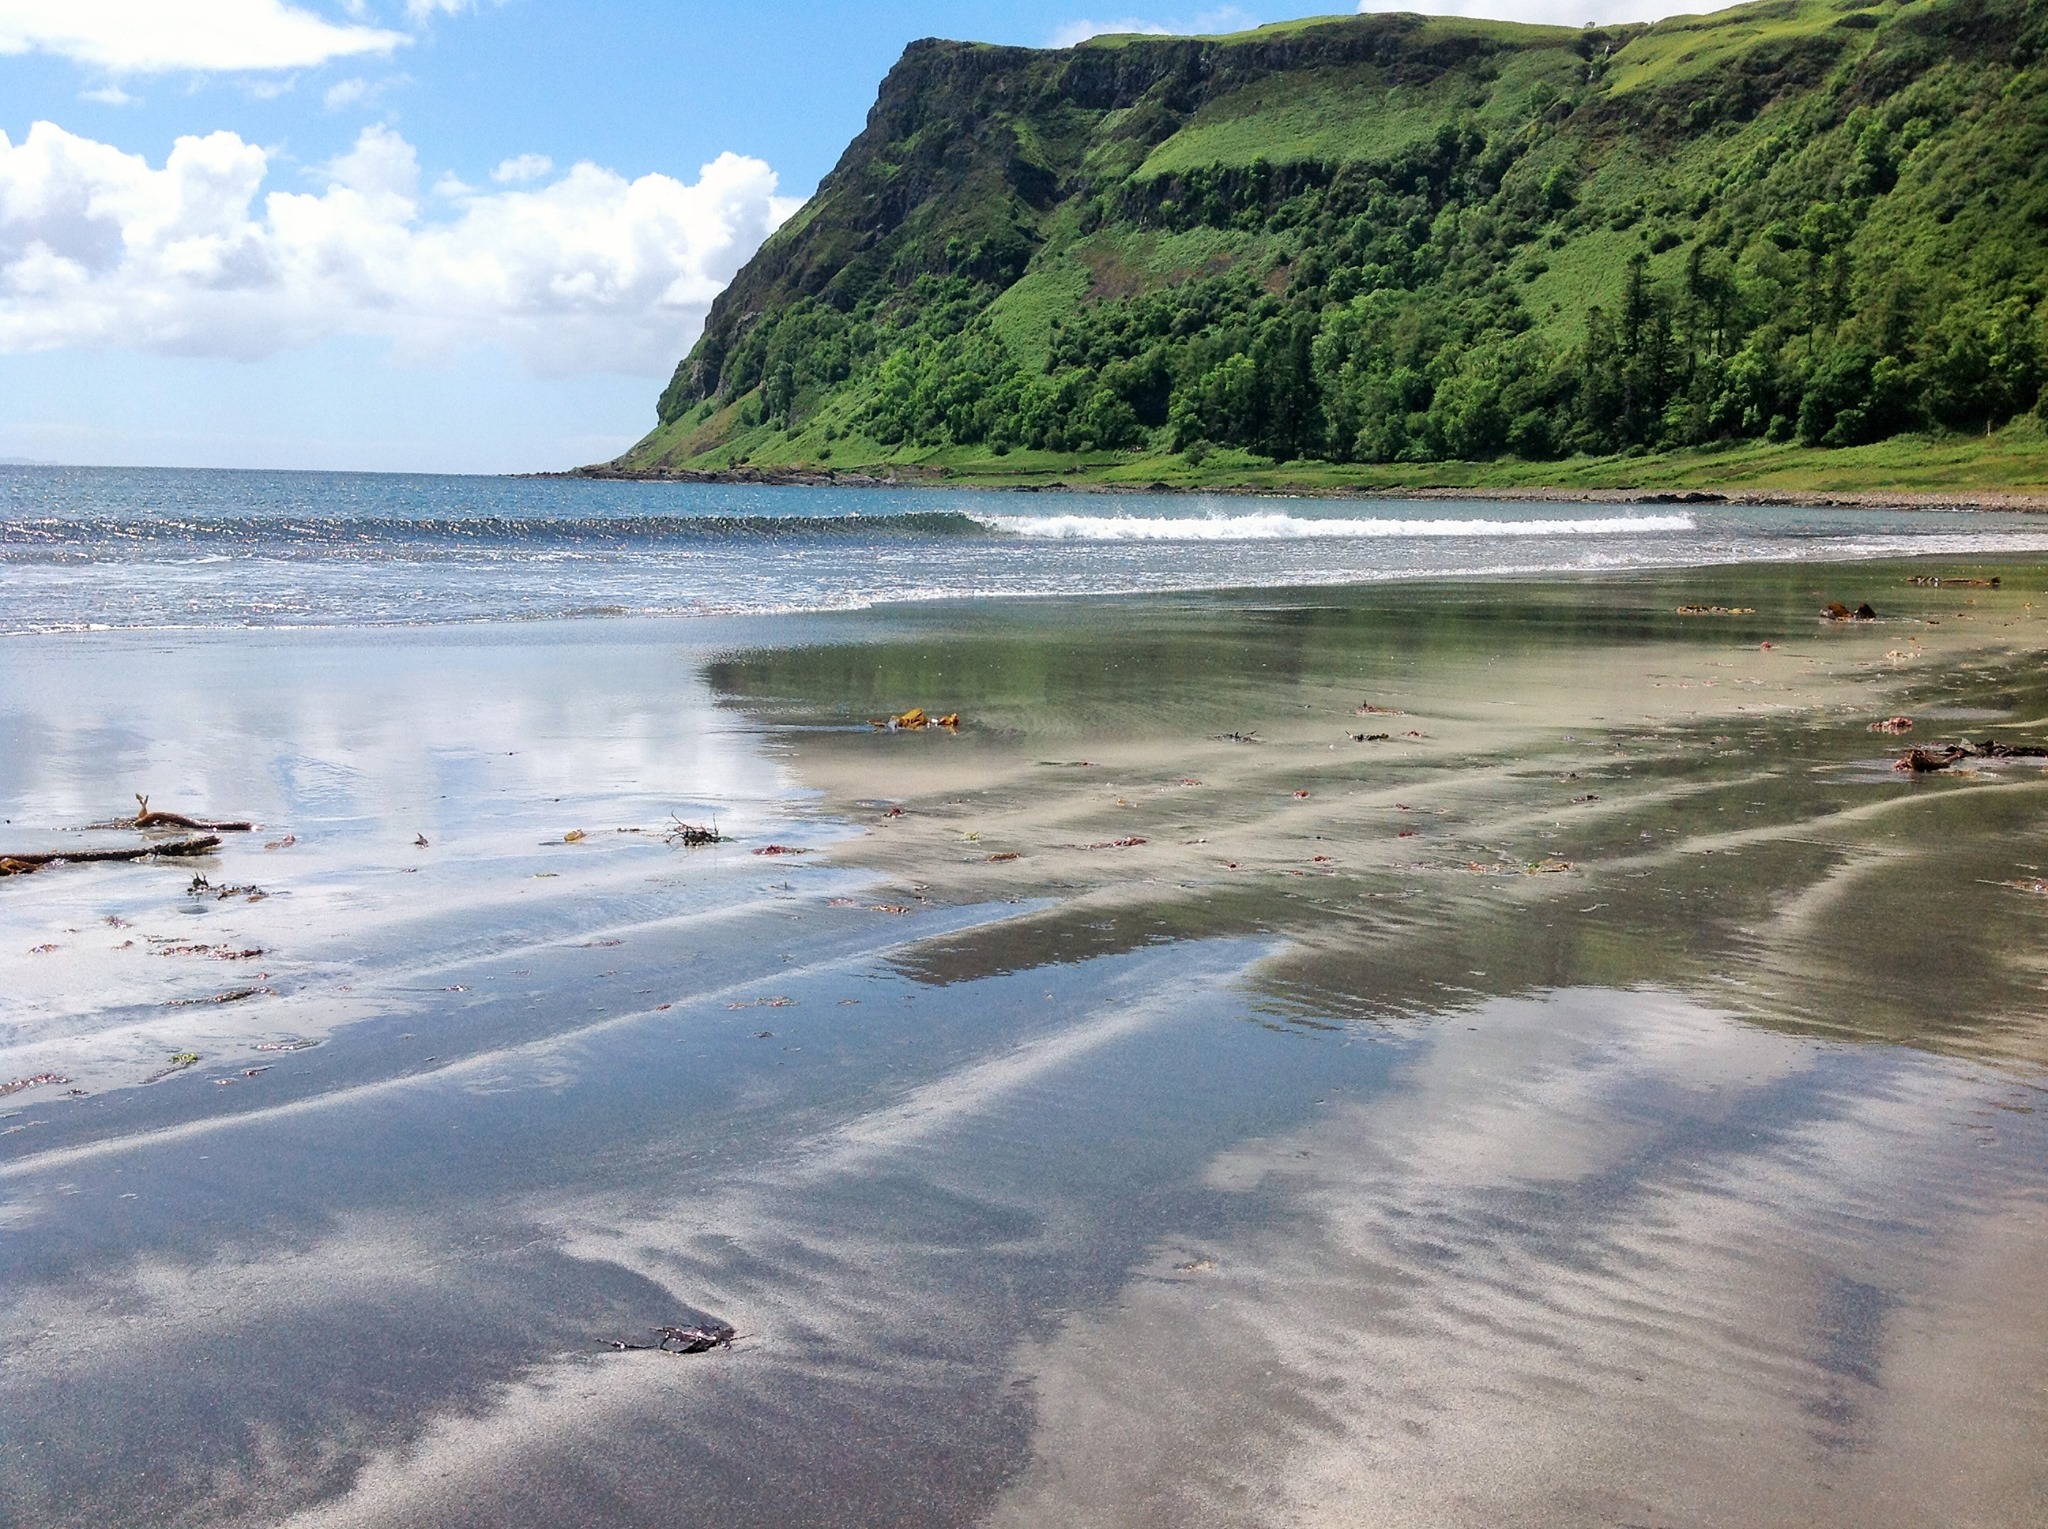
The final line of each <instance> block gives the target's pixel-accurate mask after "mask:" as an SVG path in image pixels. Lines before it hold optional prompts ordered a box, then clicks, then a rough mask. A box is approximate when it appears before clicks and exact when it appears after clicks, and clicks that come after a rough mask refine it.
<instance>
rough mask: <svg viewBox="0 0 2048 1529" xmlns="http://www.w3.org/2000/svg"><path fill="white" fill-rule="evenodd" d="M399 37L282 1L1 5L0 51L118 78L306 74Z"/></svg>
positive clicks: (101, 0)
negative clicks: (189, 72)
mask: <svg viewBox="0 0 2048 1529" xmlns="http://www.w3.org/2000/svg"><path fill="white" fill-rule="evenodd" d="M404 41H406V38H405V36H404V34H402V33H399V32H390V31H385V30H383V29H381V28H378V27H371V26H341V25H337V24H335V23H334V22H331V21H327V20H325V19H324V18H322V17H319V16H316V15H314V14H313V13H312V12H310V11H306V10H301V9H299V8H298V7H296V6H293V5H288V4H286V3H285V0H0V53H31V52H36V53H55V54H57V55H59V56H61V57H64V58H68V59H72V60H74V61H76V62H78V63H81V64H90V65H93V66H95V67H97V68H101V69H106V70H108V71H110V72H112V73H115V74H152V73H162V72H164V71H167V70H186V69H199V70H237V69H303V68H310V67H311V66H313V65H315V64H324V63H326V62H328V61H329V60H330V59H336V58H346V57H350V56H353V55H356V54H363V53H389V52H390V51H391V50H392V49H393V48H395V47H397V46H398V45H399V44H400V43H402V42H404Z"/></svg>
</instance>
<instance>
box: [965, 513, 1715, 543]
mask: <svg viewBox="0 0 2048 1529" xmlns="http://www.w3.org/2000/svg"><path fill="white" fill-rule="evenodd" d="M974 518H975V519H976V520H978V521H980V522H981V523H982V524H983V525H985V526H987V527H989V528H990V529H991V530H995V531H1005V532H1008V533H1010V534H1011V535H1013V536H1030V537H1040V538H1047V539H1053V540H1061V541H1095V542H1249V541H1302V540H1309V539H1312V538H1318V537H1321V538H1344V539H1354V538H1381V539H1395V538H1402V537H1488V538H1490V537H1496V536H1631V535H1635V536H1640V535H1644V534H1646V533H1650V532H1656V531H1691V530H1693V529H1695V527H1694V523H1693V518H1692V517H1691V516H1690V515H1607V516H1601V517H1598V518H1595V519H1589V520H1555V519H1538V520H1484V519H1473V518H1470V517H1466V518H1458V519H1449V518H1446V519H1440V520H1402V519H1395V518H1393V517H1389V516H1368V517H1355V518H1351V519H1340V518H1338V517H1335V516H1314V515H1288V514H1262V515H1208V516H1177V515H1175V516H1144V515H976V516H975V517H974Z"/></svg>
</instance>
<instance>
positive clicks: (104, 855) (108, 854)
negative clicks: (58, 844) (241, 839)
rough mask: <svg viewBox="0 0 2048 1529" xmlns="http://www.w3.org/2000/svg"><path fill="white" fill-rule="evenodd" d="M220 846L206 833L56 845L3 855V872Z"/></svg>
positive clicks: (203, 851) (206, 850) (206, 852)
mask: <svg viewBox="0 0 2048 1529" xmlns="http://www.w3.org/2000/svg"><path fill="white" fill-rule="evenodd" d="M219 848H220V839H219V838H218V837H217V836H216V835H213V834H206V835H203V836H202V837H200V838H197V839H173V840H171V841H170V842H169V843H167V844H138V845H136V846H135V847H134V848H133V849H57V850H34V851H25V852H23V853H21V854H5V855H0V876H26V875H28V874H29V873H31V872H33V871H40V870H42V869H43V868H44V867H45V866H51V865H86V864H92V863H95V862H106V861H114V860H156V859H173V858H177V857H182V856H189V855H210V854H212V853H213V851H215V850H217V849H219Z"/></svg>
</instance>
